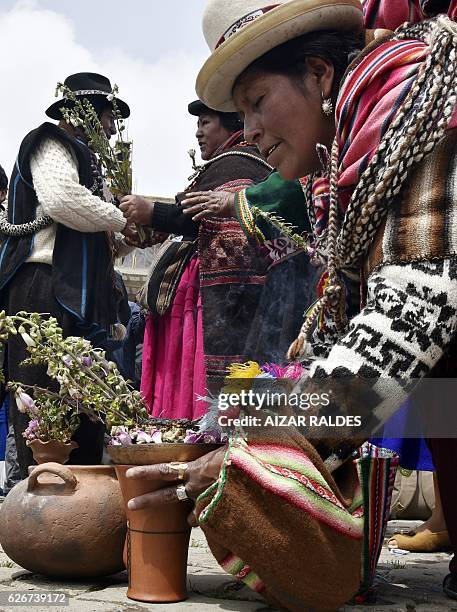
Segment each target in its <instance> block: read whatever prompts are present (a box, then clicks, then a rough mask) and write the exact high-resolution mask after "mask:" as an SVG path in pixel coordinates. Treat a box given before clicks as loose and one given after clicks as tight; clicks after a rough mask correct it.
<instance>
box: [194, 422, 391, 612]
mask: <svg viewBox="0 0 457 612" xmlns="http://www.w3.org/2000/svg"><path fill="white" fill-rule="evenodd" d="M397 463H398V458H397V457H395V456H393V454H392V453H389V452H388V451H385V450H384V449H377V448H376V447H374V446H372V445H366V446H364V447H363V448H362V449H361V451H360V457H359V458H357V459H356V460H355V461H354V466H351V465H349V466H348V468H350V469H348V470H346V471H345V472H343V473H342V474H340V475H339V476H338V477H337V481H336V482H335V481H334V480H333V478H332V476H331V475H330V474H329V473H328V472H327V471H326V469H325V467H324V466H323V464H322V462H321V460H320V458H319V456H318V455H317V453H316V451H315V449H314V448H313V447H312V446H311V444H310V443H309V442H308V441H307V440H305V438H303V437H302V436H300V435H299V434H298V433H297V432H296V430H294V429H293V428H284V430H283V431H281V432H280V433H279V434H278V432H277V430H276V431H274V432H265V431H264V432H262V433H261V434H259V433H256V434H255V436H253V437H249V440H248V441H245V440H240V439H233V440H232V441H231V444H230V446H229V449H228V452H227V455H226V458H225V461H224V465H223V469H222V472H221V477H220V480H219V481H218V482H217V483H215V484H214V485H213V486H212V487H210V488H209V489H208V490H207V491H206V492H205V493H204V494H203V495H201V496H200V498H199V500H198V502H197V512H198V514H199V522H200V525H201V526H202V529H203V530H204V531H205V534H206V536H207V538H208V542H209V544H210V547H211V549H212V551H213V553H214V555H215V557H216V559H217V560H218V562H219V563H220V565H221V566H222V567H223V568H224V569H225V571H227V572H228V573H230V574H232V575H233V576H235V577H236V578H237V579H238V580H241V581H243V582H244V583H245V584H247V585H248V586H249V587H250V588H252V589H253V590H255V591H257V592H259V593H261V594H262V595H264V596H265V597H266V599H267V600H269V601H270V602H271V603H272V604H276V605H277V606H278V607H280V608H281V609H287V610H300V611H302V610H309V609H316V610H324V609H325V610H330V609H331V610H335V609H336V608H339V606H341V605H343V604H344V603H346V602H347V601H348V600H349V599H350V598H351V597H353V596H355V594H356V593H358V596H363V594H364V593H366V592H367V590H368V589H369V588H370V586H371V584H372V581H373V577H374V572H375V568H376V563H377V560H378V558H379V554H380V550H381V544H382V540H383V537H384V532H385V526H386V523H387V519H388V513H389V504H390V497H391V493H392V486H393V481H394V478H395V471H396V466H397ZM343 483H345V484H346V486H348V485H349V483H351V484H350V485H349V486H348V489H347V490H350V489H351V487H352V490H353V495H352V497H351V499H346V498H343V496H342V495H341V493H340V489H339V486H338V485H342V484H343ZM364 509H365V512H364Z"/></svg>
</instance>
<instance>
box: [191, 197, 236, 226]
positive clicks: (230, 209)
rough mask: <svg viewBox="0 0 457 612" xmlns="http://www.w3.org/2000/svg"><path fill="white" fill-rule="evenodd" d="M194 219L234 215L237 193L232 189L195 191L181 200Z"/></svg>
mask: <svg viewBox="0 0 457 612" xmlns="http://www.w3.org/2000/svg"><path fill="white" fill-rule="evenodd" d="M181 204H182V205H183V206H184V207H185V210H184V211H183V213H184V214H185V215H191V216H192V220H193V221H200V219H203V218H208V217H234V216H235V194H234V193H231V192H230V191H195V192H194V193H189V195H188V196H187V197H186V199H185V200H183V201H182V202H181Z"/></svg>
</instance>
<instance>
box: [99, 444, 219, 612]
mask: <svg viewBox="0 0 457 612" xmlns="http://www.w3.org/2000/svg"><path fill="white" fill-rule="evenodd" d="M218 446H219V445H213V444H148V445H143V444H141V445H138V446H136V445H135V446H126V447H111V448H110V451H111V450H112V449H116V451H117V452H116V451H115V452H114V453H112V452H110V454H111V456H112V457H113V455H116V458H118V459H119V458H121V457H124V459H132V456H134V455H135V454H136V455H138V456H139V455H141V458H142V463H141V465H148V464H149V465H152V464H155V463H167V462H170V461H193V460H194V459H197V458H198V457H201V456H202V455H204V454H206V453H207V452H210V451H211V450H214V449H216V448H218ZM140 447H142V449H141V450H138V451H137V450H135V449H140ZM130 467H132V465H131V464H129V465H116V474H117V477H118V480H119V484H120V486H121V490H122V495H123V497H124V501H125V505H126V515H127V541H126V551H125V553H126V561H127V562H126V567H127V570H128V576H129V586H128V590H127V597H128V598H129V599H134V600H136V601H145V602H155V603H159V602H162V603H165V602H177V601H183V600H184V599H186V598H187V596H188V595H187V586H186V583H187V554H188V548H189V536H190V527H189V524H188V523H187V517H188V515H189V514H190V512H191V510H192V504H191V502H182V501H176V503H171V504H166V505H164V506H162V507H159V508H148V509H145V510H135V511H132V510H129V509H128V508H127V502H128V501H129V500H130V499H132V498H133V497H137V496H139V495H143V494H145V493H150V492H151V491H156V490H158V489H160V488H162V487H165V486H170V482H166V481H159V480H154V481H152V480H137V479H130V478H126V476H125V473H126V471H127V470H128V469H129V468H130Z"/></svg>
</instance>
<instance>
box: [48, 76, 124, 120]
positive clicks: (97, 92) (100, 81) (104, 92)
mask: <svg viewBox="0 0 457 612" xmlns="http://www.w3.org/2000/svg"><path fill="white" fill-rule="evenodd" d="M64 85H66V86H67V87H68V89H71V91H72V92H73V93H74V94H76V96H78V98H87V99H88V100H89V101H91V102H92V101H95V100H103V99H104V100H106V102H107V103H109V102H111V100H109V99H108V96H110V95H111V94H112V87H111V83H110V81H109V79H107V78H106V77H105V76H103V75H102V74H96V73H95V72H78V73H76V74H72V75H70V76H69V77H67V78H66V79H65V81H64ZM67 104H68V100H67V99H66V98H65V97H64V98H62V99H61V100H58V101H57V102H54V104H51V106H50V107H49V108H48V109H47V110H46V115H47V116H48V117H51V119H56V120H59V119H62V113H61V111H60V109H61V108H62V106H65V105H67ZM116 105H117V108H118V110H119V113H120V114H121V117H122V118H123V119H126V118H127V117H129V116H130V108H129V106H128V104H126V103H125V102H123V100H120V99H119V98H118V97H117V96H116Z"/></svg>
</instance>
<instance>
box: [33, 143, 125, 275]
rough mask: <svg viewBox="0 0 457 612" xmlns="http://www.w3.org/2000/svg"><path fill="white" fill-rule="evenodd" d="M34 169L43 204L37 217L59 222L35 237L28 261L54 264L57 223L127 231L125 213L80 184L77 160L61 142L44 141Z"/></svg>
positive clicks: (89, 229)
mask: <svg viewBox="0 0 457 612" xmlns="http://www.w3.org/2000/svg"><path fill="white" fill-rule="evenodd" d="M30 168H31V172H32V179H33V186H34V188H35V192H36V194H37V197H38V202H39V206H38V207H37V211H36V216H37V217H39V216H40V215H43V214H47V215H49V216H50V217H52V218H53V219H54V221H55V223H54V224H53V225H51V226H50V227H47V228H45V229H43V230H41V231H39V232H38V233H37V234H36V235H35V238H34V242H33V249H32V253H31V255H30V257H29V258H28V259H27V261H28V262H37V263H46V264H51V263H52V253H53V250H54V242H55V236H56V224H57V223H61V224H62V225H66V226H67V227H70V228H72V229H74V230H78V231H80V232H102V231H113V232H117V231H120V230H122V229H124V227H125V223H126V221H125V219H124V217H123V215H122V213H121V211H120V210H118V209H117V208H116V207H115V206H113V205H112V204H110V203H107V202H104V201H103V200H101V199H100V198H98V197H97V196H94V195H92V194H91V192H90V191H89V190H88V189H86V187H84V186H83V185H80V183H79V173H78V163H77V160H76V157H75V155H74V153H73V152H72V151H71V150H70V149H69V148H67V147H66V146H65V145H64V144H62V143H61V142H60V141H59V140H57V139H54V138H46V139H44V140H43V141H42V142H41V144H40V145H39V146H38V148H37V150H36V151H35V152H34V153H33V154H32V156H31V158H30Z"/></svg>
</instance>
